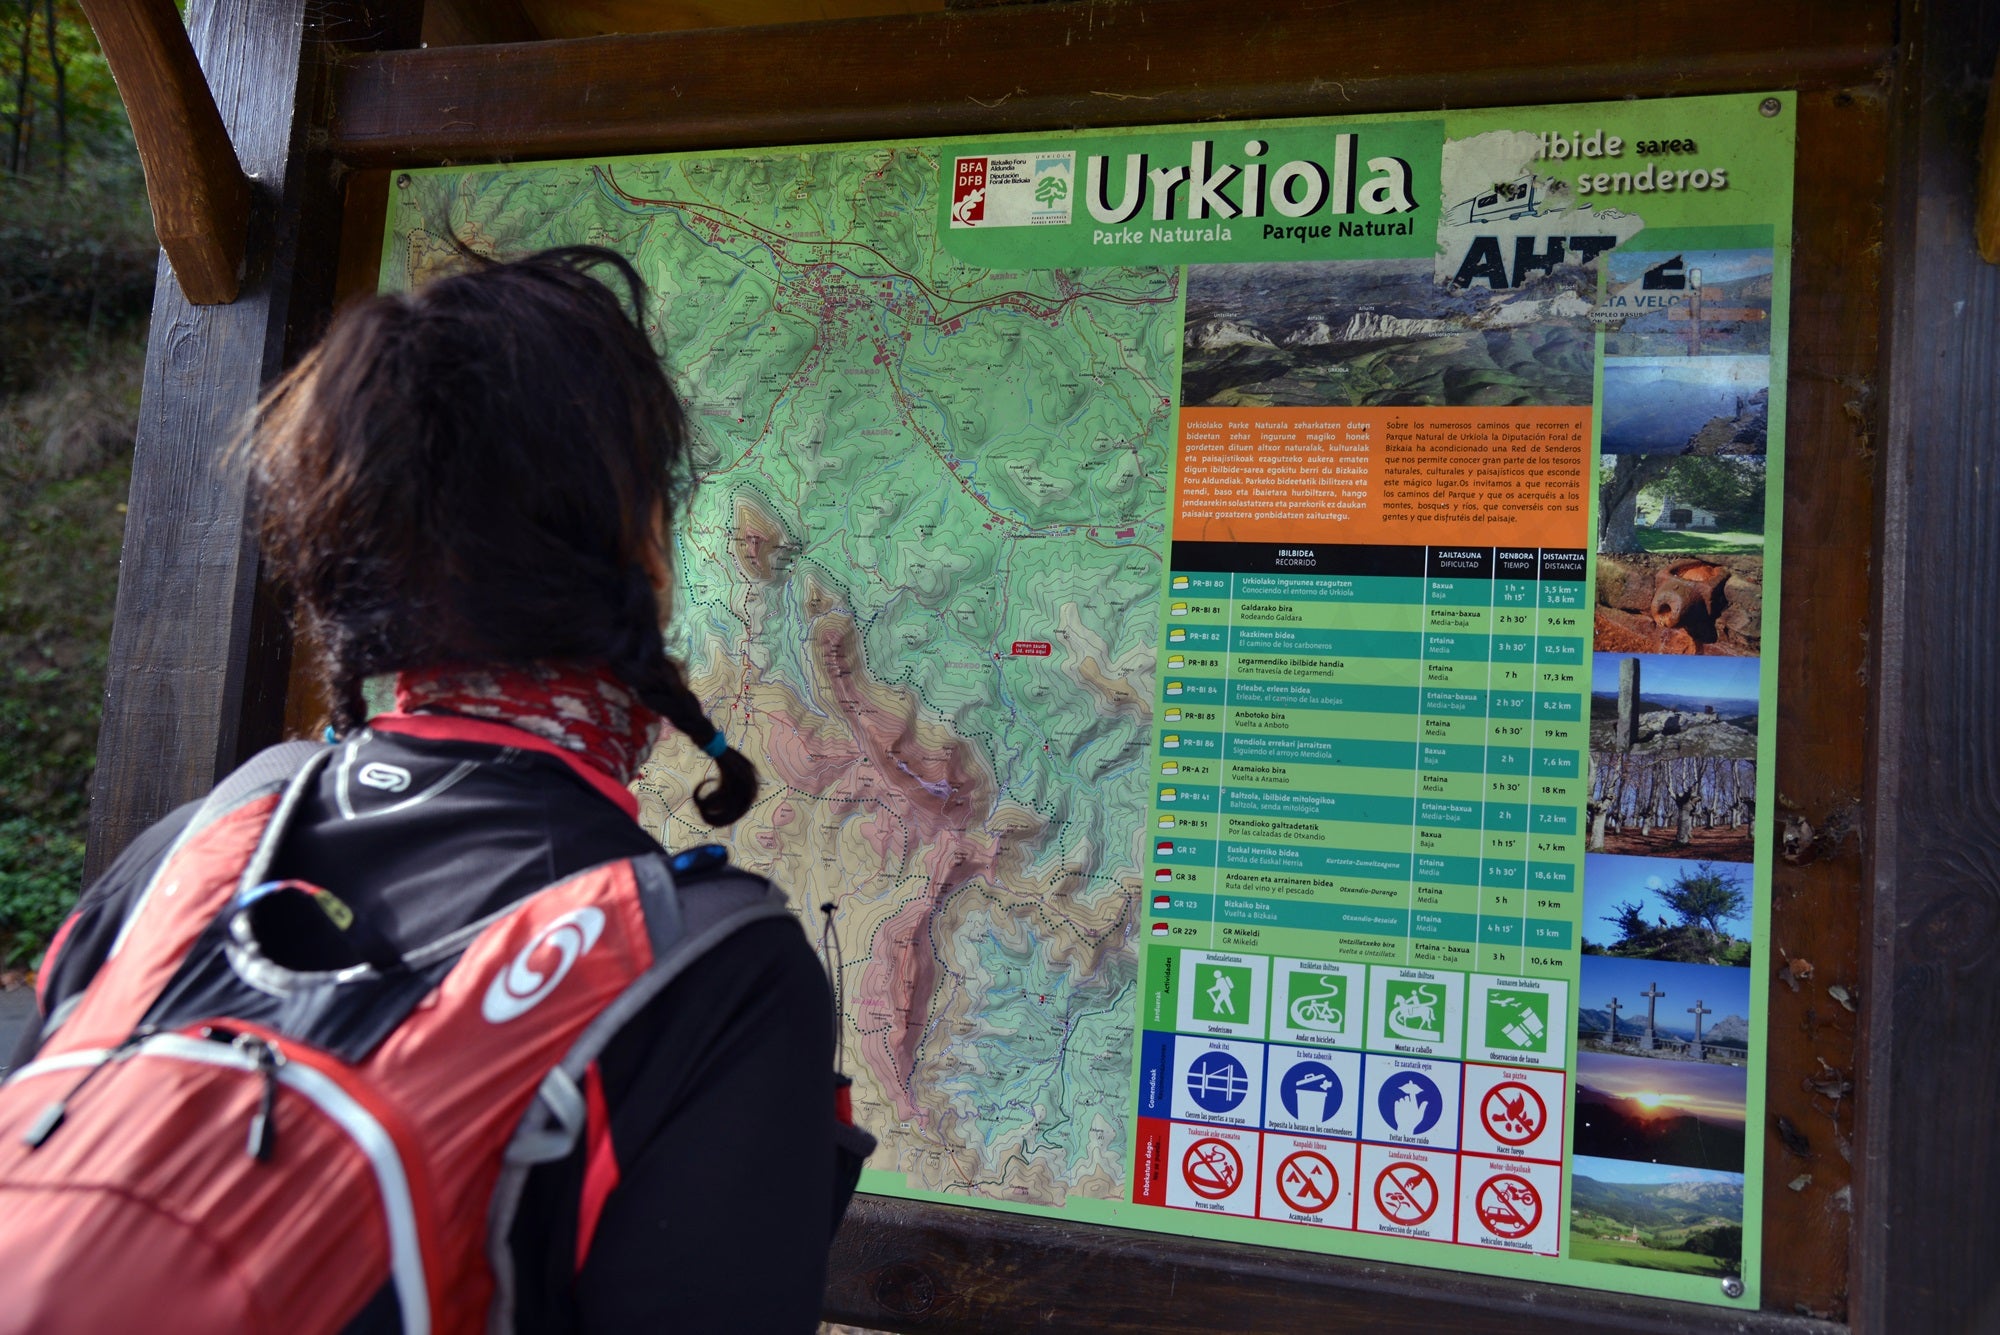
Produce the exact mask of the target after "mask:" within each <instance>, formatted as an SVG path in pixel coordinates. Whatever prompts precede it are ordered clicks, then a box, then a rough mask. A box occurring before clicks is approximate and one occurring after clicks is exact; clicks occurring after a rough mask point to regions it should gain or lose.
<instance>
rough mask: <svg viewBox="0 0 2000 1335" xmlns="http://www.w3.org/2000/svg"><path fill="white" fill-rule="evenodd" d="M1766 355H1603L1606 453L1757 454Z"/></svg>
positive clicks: (1766, 411) (1766, 391)
mask: <svg viewBox="0 0 2000 1335" xmlns="http://www.w3.org/2000/svg"><path fill="white" fill-rule="evenodd" d="M1770 406H1771V359H1770V358H1769V357H1622V358H1621V357H1607V358H1605V360H1604V408H1603V411H1604V424H1603V432H1602V437H1601V439H1602V444H1603V447H1604V452H1605V453H1606V454H1762V453H1764V449H1765V444H1766V435H1767V433H1768V431H1769V429H1770Z"/></svg>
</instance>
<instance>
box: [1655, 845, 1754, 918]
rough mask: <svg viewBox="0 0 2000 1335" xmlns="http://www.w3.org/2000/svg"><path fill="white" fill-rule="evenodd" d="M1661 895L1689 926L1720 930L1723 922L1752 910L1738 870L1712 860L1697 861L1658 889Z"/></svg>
mask: <svg viewBox="0 0 2000 1335" xmlns="http://www.w3.org/2000/svg"><path fill="white" fill-rule="evenodd" d="M1659 894H1660V899H1661V901H1662V902H1663V903H1665V904H1666V906H1667V908H1668V909H1670V910H1672V912H1673V914H1674V916H1675V917H1677V918H1679V919H1680V920H1681V922H1682V924H1683V925H1685V926H1688V927H1706V928H1707V929H1708V930H1709V931H1711V932H1716V933H1720V932H1721V931H1722V924H1723V923H1724V922H1725V921H1727V920H1728V919H1731V918H1740V917H1742V916H1743V914H1744V913H1746V912H1748V911H1749V908H1750V896H1749V894H1748V893H1747V892H1746V891H1745V890H1744V889H1743V882H1742V880H1741V878H1740V877H1738V876H1737V874H1736V873H1735V872H1733V871H1731V870H1729V869H1727V868H1717V867H1716V865H1715V864H1714V863H1712V862H1697V863H1695V864H1694V870H1693V871H1684V872H1682V873H1681V874H1680V875H1679V876H1677V877H1675V878H1674V883H1673V884H1672V885H1670V886H1667V887H1666V888H1665V889H1664V890H1661V891H1660V892H1659Z"/></svg>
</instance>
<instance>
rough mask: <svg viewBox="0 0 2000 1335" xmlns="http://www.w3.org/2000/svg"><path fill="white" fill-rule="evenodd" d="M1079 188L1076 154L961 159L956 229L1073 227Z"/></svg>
mask: <svg viewBox="0 0 2000 1335" xmlns="http://www.w3.org/2000/svg"><path fill="white" fill-rule="evenodd" d="M1075 183H1076V154H1075V153H1074V152H1069V151H1064V152H1048V153H1009V154H1005V155H999V154H993V155H989V156H986V157H977V158H960V159H958V164H957V167H956V168H955V169H954V170H953V172H952V184H951V225H952V226H953V227H955V228H964V227H1051V226H1053V227H1065V226H1068V224H1069V218H1070V200H1071V197H1072V196H1073V195H1074V194H1075V193H1076V192H1075V189H1074V187H1075Z"/></svg>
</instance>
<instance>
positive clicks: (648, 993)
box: [486, 853, 791, 1332]
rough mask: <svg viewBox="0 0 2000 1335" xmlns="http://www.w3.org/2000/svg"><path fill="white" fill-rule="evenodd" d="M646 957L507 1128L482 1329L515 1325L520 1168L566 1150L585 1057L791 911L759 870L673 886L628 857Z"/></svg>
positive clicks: (652, 864)
mask: <svg viewBox="0 0 2000 1335" xmlns="http://www.w3.org/2000/svg"><path fill="white" fill-rule="evenodd" d="M632 871H633V876H634V879H635V880H636V881H637V882H638V886H639V900H640V903H641V905H642V906H643V907H644V910H645V915H646V927H647V931H648V933H649V935H650V936H651V937H652V944H653V963H652V965H651V966H650V967H649V968H648V969H647V970H646V972H644V973H643V974H640V975H639V977H638V978H637V979H636V980H634V981H633V983H632V984H631V986H629V987H627V988H626V989H625V990H624V991H623V992H622V993H620V994H619V996H618V998H617V1000H615V1001H613V1002H612V1003H611V1004H610V1005H609V1006H606V1007H605V1008H604V1009H603V1010H602V1011H600V1012H599V1013H598V1015H597V1018H596V1019H595V1020H593V1021H591V1023H590V1025H589V1026H588V1027H587V1028H585V1029H584V1031H583V1033H582V1034H581V1035H580V1036H579V1037H578V1038H577V1040H576V1042H575V1043H574V1044H573V1045H572V1046H571V1048H570V1050H569V1052H568V1054H567V1055H565V1056H564V1058H563V1059H562V1061H561V1062H560V1063H558V1064H557V1065H556V1066H555V1067H554V1068H553V1069H551V1070H550V1071H549V1073H548V1075H547V1076H545V1077H544V1078H543V1080H542V1083H541V1086H540V1088H539V1089H538V1090H537V1092H536V1096H535V1098H534V1099H533V1101H532V1102H530V1103H529V1105H528V1111H527V1113H526V1114H525V1115H524V1116H523V1117H522V1119H521V1121H520V1124H519V1125H518V1126H517V1127H516V1128H515V1131H514V1136H513V1139H512V1140H511V1141H510V1142H509V1143H508V1146H507V1150H506V1155H505V1159H504V1161H503V1163H502V1165H501V1169H500V1179H499V1181H498V1182H497V1183H496V1184H495V1186H494V1189H493V1200H492V1204H491V1206H490V1207H489V1209H488V1211H487V1216H486V1220H487V1227H486V1249H487V1260H488V1262H489V1263H490V1265H491V1267H492V1271H493V1297H492V1302H491V1306H490V1307H489V1309H488V1315H487V1328H488V1330H490V1331H495V1332H511V1331H512V1330H513V1329H514V1298H515V1282H514V1253H513V1248H512V1246H511V1243H510V1236H511V1235H512V1233H513V1231H514V1218H515V1214H516V1211H517V1210H518V1209H519V1207H520V1203H521V1192H522V1189H523V1188H524V1187H525V1186H526V1184H527V1180H528V1174H529V1173H530V1172H531V1171H532V1170H533V1169H534V1168H535V1167H536V1166H537V1165H539V1164H544V1163H552V1162H554V1161H556V1160H558V1159H562V1158H564V1157H566V1156H567V1155H568V1154H569V1153H570V1152H571V1151H572V1150H574V1149H575V1148H576V1145H577V1142H578V1140H579V1139H580V1138H581V1136H582V1135H583V1130H584V1124H585V1121H586V1117H587V1104H586V1100H585V1096H584V1092H583V1082H584V1073H585V1072H586V1071H587V1070H588V1069H589V1068H590V1065H591V1063H592V1062H594V1061H596V1060H597V1058H598V1056H599V1055H600V1054H601V1053H603V1051H604V1049H605V1048H606V1047H607V1046H608V1045H609V1044H610V1042H611V1040H612V1039H613V1038H614V1037H616V1036H617V1034H618V1033H619V1031H620V1030H622V1029H624V1028H625V1026H626V1025H628V1024H630V1023H631V1022H632V1019H633V1017H635V1016H636V1015H638V1014H639V1012H640V1011H641V1010H643V1009H645V1007H646V1006H647V1005H648V1004H650V1003H651V1002H652V1001H653V1000H654V999H655V998H657V997H658V996H659V995H660V994H661V993H662V992H664V991H666V989H667V987H668V986H669V985H671V984H672V983H673V981H674V980H675V979H677V978H679V977H680V976H681V975H682V974H683V973H685V972H687V970H688V967H689V966H690V965H692V964H693V963H694V962H695V961H696V960H699V959H700V958H701V957H702V956H703V955H706V954H707V953H708V952H709V951H710V950H713V949H714V948H715V947H716V946H718V945H720V944H721V943H722V942H723V941H725V940H727V939H728V938H729V937H731V936H733V935H735V934H736V933H737V932H738V931H741V930H742V929H743V928H745V927H748V926H749V925H750V924H752V923H755V922H762V921H764V920H765V919H767V918H780V917H790V916H791V907H790V904H789V903H788V902H787V900H786V898H785V894H784V892H783V891H782V890H779V889H778V888H777V887H776V886H774V885H772V884H771V883H770V882H769V881H767V880H765V879H764V878H763V877H761V876H755V875H752V874H751V873H749V872H744V871H739V870H737V869H735V868H727V869H725V870H723V871H722V872H721V873H719V874H717V875H713V876H705V877H702V878H700V879H699V880H694V881H692V882H691V883H689V884H685V885H683V884H677V883H676V882H675V880H674V875H673V871H672V870H671V868H670V867H669V865H668V858H667V855H666V854H664V853H656V854H649V855H648V856H645V857H640V858H634V859H633V860H632Z"/></svg>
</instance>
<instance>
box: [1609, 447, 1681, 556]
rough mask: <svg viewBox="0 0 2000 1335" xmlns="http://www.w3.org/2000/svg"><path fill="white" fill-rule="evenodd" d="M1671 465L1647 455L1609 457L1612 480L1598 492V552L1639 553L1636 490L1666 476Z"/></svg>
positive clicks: (1637, 493) (1666, 460)
mask: <svg viewBox="0 0 2000 1335" xmlns="http://www.w3.org/2000/svg"><path fill="white" fill-rule="evenodd" d="M1670 461H1671V456H1669V458H1668V459H1660V458H1658V457H1656V456H1654V455H1650V454H1617V455H1613V456H1612V461H1611V477H1610V478H1609V479H1608V480H1607V481H1606V482H1605V484H1604V485H1603V486H1602V487H1601V488H1599V489H1598V495H1597V513H1598V514H1600V515H1602V516H1603V520H1602V524H1603V527H1602V529H1601V530H1600V531H1599V535H1598V540H1597V550H1598V551H1600V552H1611V553H1614V554H1615V553H1618V552H1636V551H1638V550H1639V539H1638V529H1639V488H1641V487H1643V486H1645V485H1646V483H1648V482H1650V481H1652V480H1653V479H1654V478H1655V477H1658V476H1659V475H1660V474H1661V473H1664V472H1666V470H1667V465H1668V463H1669V462H1670Z"/></svg>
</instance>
